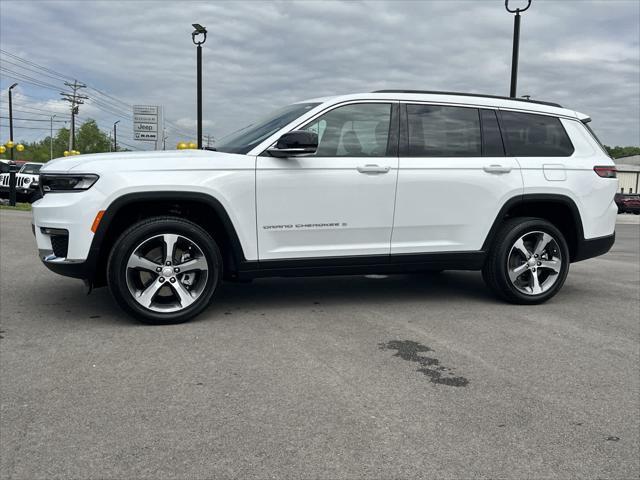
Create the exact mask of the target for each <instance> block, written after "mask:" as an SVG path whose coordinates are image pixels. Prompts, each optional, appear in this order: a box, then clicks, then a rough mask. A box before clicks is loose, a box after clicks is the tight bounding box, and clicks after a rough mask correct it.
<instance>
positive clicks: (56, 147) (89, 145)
mask: <svg viewBox="0 0 640 480" xmlns="http://www.w3.org/2000/svg"><path fill="white" fill-rule="evenodd" d="M20 143H22V144H23V145H24V151H22V152H18V151H15V152H14V159H15V160H26V161H29V162H46V161H48V160H49V157H50V149H51V137H49V136H48V135H47V136H46V137H45V138H43V139H42V140H37V141H35V142H24V141H23V142H20ZM109 147H110V142H109V136H108V135H107V134H106V133H104V132H103V131H101V130H100V129H99V128H98V124H97V123H96V122H95V120H92V119H89V120H87V121H86V122H84V123H83V124H82V125H80V127H79V128H78V129H77V130H76V150H78V151H79V152H80V153H101V152H108V151H109V150H110V148H109ZM65 150H69V129H68V128H61V129H60V130H58V133H56V135H55V136H54V137H53V158H58V157H62V156H63V155H64V152H65ZM0 158H2V159H8V158H9V152H8V151H7V152H5V153H4V154H2V155H0Z"/></svg>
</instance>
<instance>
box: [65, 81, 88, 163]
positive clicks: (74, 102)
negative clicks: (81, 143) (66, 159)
mask: <svg viewBox="0 0 640 480" xmlns="http://www.w3.org/2000/svg"><path fill="white" fill-rule="evenodd" d="M64 84H65V85H66V86H67V87H69V88H71V89H72V90H73V94H71V93H61V94H60V95H62V99H63V100H66V101H67V102H69V103H71V131H70V132H69V152H73V151H74V150H75V149H76V140H75V136H76V115H77V114H78V110H79V106H80V105H82V104H83V103H84V100H87V99H88V98H89V97H87V96H86V95H80V94H79V93H78V90H79V89H81V88H86V87H87V86H86V85H85V84H84V83H79V82H78V81H77V80H74V82H73V83H69V82H64Z"/></svg>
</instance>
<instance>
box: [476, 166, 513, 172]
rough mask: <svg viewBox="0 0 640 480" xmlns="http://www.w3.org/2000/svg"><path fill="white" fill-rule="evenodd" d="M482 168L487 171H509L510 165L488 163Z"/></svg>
mask: <svg viewBox="0 0 640 480" xmlns="http://www.w3.org/2000/svg"><path fill="white" fill-rule="evenodd" d="M482 169H483V170H484V171H485V172H487V173H509V172H510V171H511V167H503V166H502V165H488V166H484V167H482Z"/></svg>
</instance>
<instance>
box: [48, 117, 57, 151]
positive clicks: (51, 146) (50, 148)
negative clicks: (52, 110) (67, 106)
mask: <svg viewBox="0 0 640 480" xmlns="http://www.w3.org/2000/svg"><path fill="white" fill-rule="evenodd" d="M54 118H56V116H55V115H51V134H50V135H49V160H53V119H54Z"/></svg>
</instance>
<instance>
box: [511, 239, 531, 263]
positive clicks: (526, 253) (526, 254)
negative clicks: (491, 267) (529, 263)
mask: <svg viewBox="0 0 640 480" xmlns="http://www.w3.org/2000/svg"><path fill="white" fill-rule="evenodd" d="M513 248H515V249H516V250H518V251H519V252H520V253H521V254H522V255H524V258H525V260H526V259H528V258H529V257H530V256H531V252H530V251H529V250H527V247H525V246H524V242H523V241H522V238H519V239H518V241H517V242H516V243H514V244H513Z"/></svg>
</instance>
